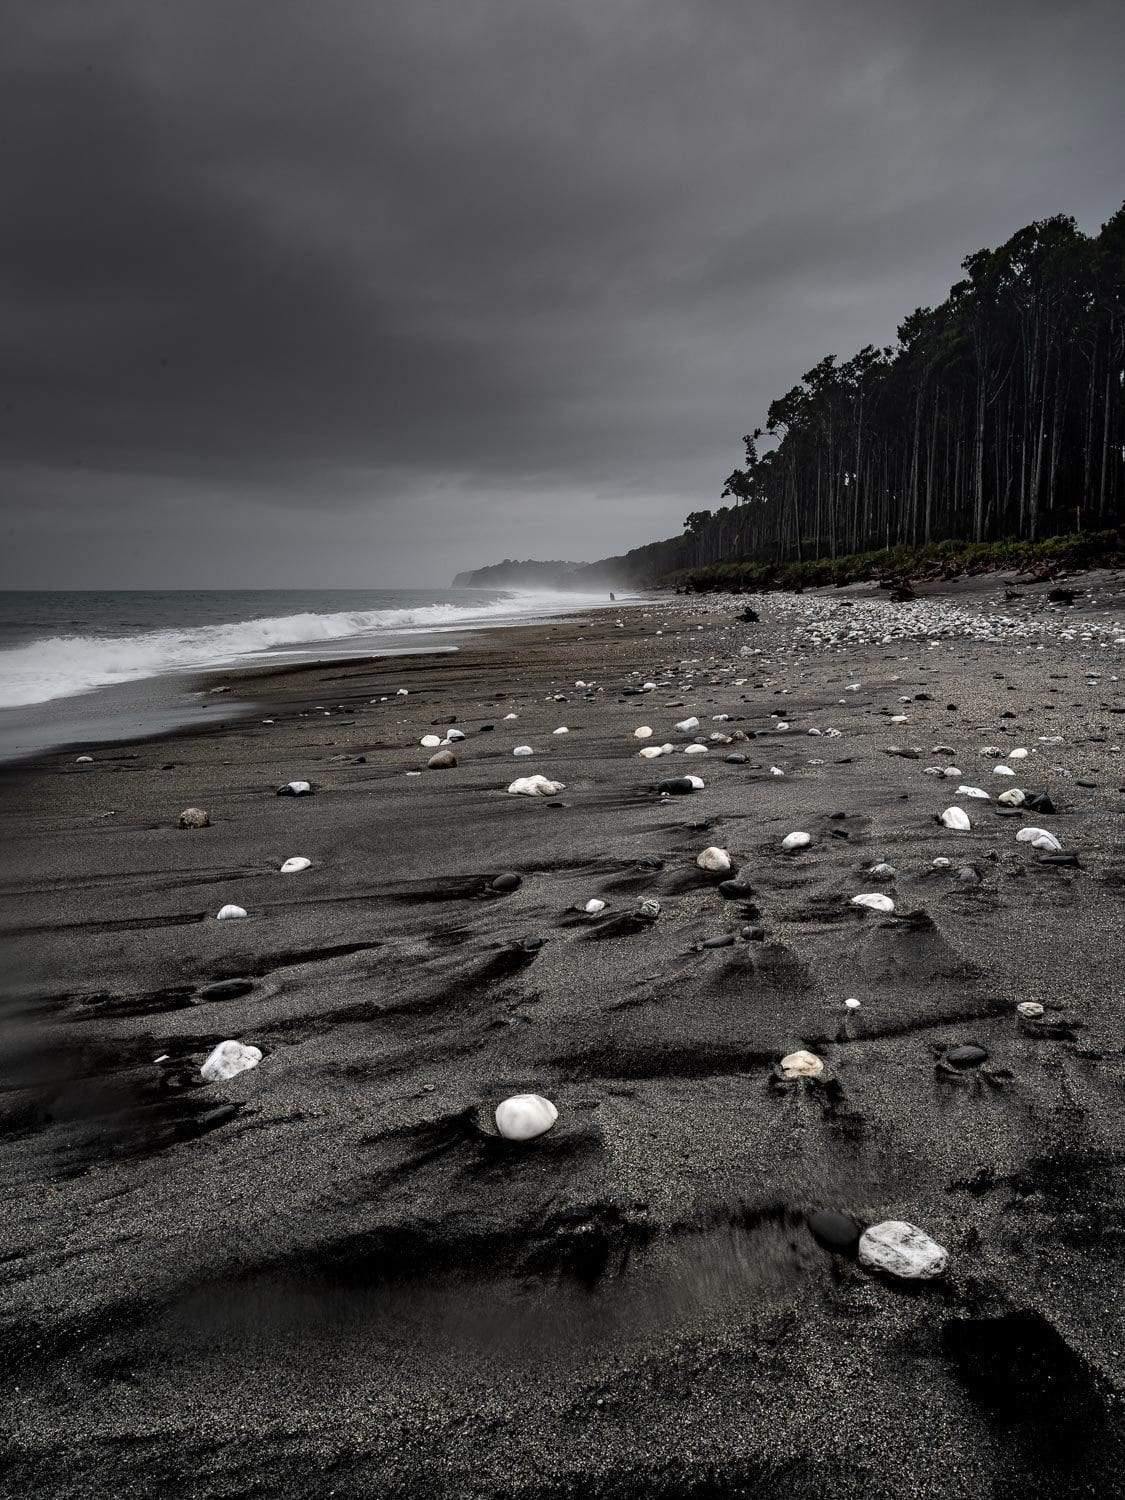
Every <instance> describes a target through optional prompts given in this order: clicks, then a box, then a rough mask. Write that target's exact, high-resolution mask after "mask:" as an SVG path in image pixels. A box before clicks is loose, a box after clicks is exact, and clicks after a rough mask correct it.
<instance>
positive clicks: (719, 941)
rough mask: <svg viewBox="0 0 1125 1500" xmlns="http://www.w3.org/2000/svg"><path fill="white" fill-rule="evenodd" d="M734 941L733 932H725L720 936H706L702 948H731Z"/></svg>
mask: <svg viewBox="0 0 1125 1500" xmlns="http://www.w3.org/2000/svg"><path fill="white" fill-rule="evenodd" d="M733 942H734V933H733V932H724V933H722V934H721V935H720V936H719V937H712V938H704V940H703V942H701V943H700V945H699V946H700V947H701V948H729V947H731V945H732V944H733Z"/></svg>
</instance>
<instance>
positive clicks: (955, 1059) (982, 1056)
mask: <svg viewBox="0 0 1125 1500" xmlns="http://www.w3.org/2000/svg"><path fill="white" fill-rule="evenodd" d="M944 1061H945V1062H947V1063H948V1064H949V1066H950V1067H951V1068H975V1067H977V1066H978V1065H979V1064H980V1063H982V1062H987V1061H988V1053H987V1052H986V1051H985V1049H984V1048H983V1047H977V1046H975V1045H974V1044H972V1043H969V1044H968V1045H966V1046H964V1047H951V1048H950V1049H949V1051H948V1052H947V1053H946V1054H945V1058H944Z"/></svg>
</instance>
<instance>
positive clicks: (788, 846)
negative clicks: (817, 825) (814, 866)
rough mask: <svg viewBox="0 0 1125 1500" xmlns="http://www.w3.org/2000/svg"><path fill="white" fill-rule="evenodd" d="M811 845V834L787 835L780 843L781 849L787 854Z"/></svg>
mask: <svg viewBox="0 0 1125 1500" xmlns="http://www.w3.org/2000/svg"><path fill="white" fill-rule="evenodd" d="M811 843H812V834H811V833H787V834H786V835H785V837H784V838H783V839H782V841H781V847H782V848H783V849H784V850H785V852H786V853H787V854H789V853H792V851H793V850H794V849H807V848H808V847H809V845H810V844H811Z"/></svg>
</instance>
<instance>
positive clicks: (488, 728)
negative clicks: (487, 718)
mask: <svg viewBox="0 0 1125 1500" xmlns="http://www.w3.org/2000/svg"><path fill="white" fill-rule="evenodd" d="M495 728H496V725H495V724H482V725H481V726H480V728H479V729H478V730H477V733H478V734H491V733H492V731H493V730H494V729H495Z"/></svg>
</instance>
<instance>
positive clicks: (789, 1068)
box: [778, 1050, 824, 1078]
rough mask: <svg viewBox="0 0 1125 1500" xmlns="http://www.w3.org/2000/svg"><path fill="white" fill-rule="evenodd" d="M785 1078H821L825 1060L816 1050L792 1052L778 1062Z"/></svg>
mask: <svg viewBox="0 0 1125 1500" xmlns="http://www.w3.org/2000/svg"><path fill="white" fill-rule="evenodd" d="M778 1066H779V1067H780V1068H781V1074H782V1077H783V1078H819V1077H820V1075H821V1074H822V1073H823V1072H824V1061H823V1059H822V1058H819V1057H817V1055H816V1053H815V1052H805V1051H804V1050H802V1051H800V1052H790V1053H788V1054H787V1055H786V1056H785V1057H783V1058H782V1059H781V1062H780V1063H779V1064H778Z"/></svg>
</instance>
